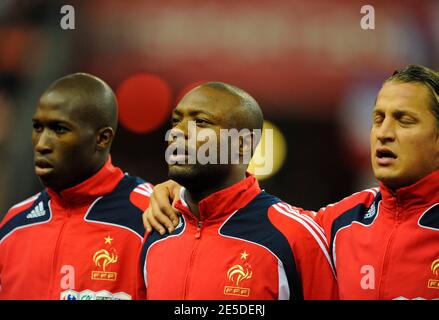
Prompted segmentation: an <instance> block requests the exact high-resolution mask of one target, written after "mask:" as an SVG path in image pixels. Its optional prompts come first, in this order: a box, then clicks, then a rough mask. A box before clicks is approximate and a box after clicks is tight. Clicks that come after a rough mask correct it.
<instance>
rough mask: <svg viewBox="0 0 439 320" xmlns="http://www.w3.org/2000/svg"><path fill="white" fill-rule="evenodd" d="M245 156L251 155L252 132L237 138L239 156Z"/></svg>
mask: <svg viewBox="0 0 439 320" xmlns="http://www.w3.org/2000/svg"><path fill="white" fill-rule="evenodd" d="M246 154H250V157H251V156H252V155H253V132H251V131H249V132H248V133H246V134H244V135H242V136H239V155H240V156H241V157H242V156H244V155H246Z"/></svg>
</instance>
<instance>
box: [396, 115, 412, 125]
mask: <svg viewBox="0 0 439 320" xmlns="http://www.w3.org/2000/svg"><path fill="white" fill-rule="evenodd" d="M399 122H401V123H402V124H404V125H410V124H415V123H416V120H415V119H413V118H412V117H407V116H403V117H401V118H400V119H399Z"/></svg>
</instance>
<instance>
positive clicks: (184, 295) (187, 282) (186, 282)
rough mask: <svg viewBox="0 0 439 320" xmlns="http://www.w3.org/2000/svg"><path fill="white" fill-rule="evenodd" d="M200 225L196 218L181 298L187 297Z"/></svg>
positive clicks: (199, 235)
mask: <svg viewBox="0 0 439 320" xmlns="http://www.w3.org/2000/svg"><path fill="white" fill-rule="evenodd" d="M202 226H203V224H202V222H201V221H200V220H198V221H197V231H196V232H195V235H194V237H195V241H194V246H193V248H192V253H191V257H190V259H189V269H188V272H187V275H186V280H185V283H184V291H183V299H187V292H188V287H189V283H190V279H191V274H192V270H193V267H192V265H193V263H194V260H195V256H196V254H195V253H196V251H197V248H198V245H199V243H200V241H197V240H200V238H201V228H202Z"/></svg>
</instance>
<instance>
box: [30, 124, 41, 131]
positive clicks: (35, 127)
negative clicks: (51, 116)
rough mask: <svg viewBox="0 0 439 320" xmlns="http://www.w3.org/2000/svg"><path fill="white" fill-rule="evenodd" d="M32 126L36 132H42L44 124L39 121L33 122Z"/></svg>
mask: <svg viewBox="0 0 439 320" xmlns="http://www.w3.org/2000/svg"><path fill="white" fill-rule="evenodd" d="M32 127H33V130H34V131H35V132H41V131H42V130H43V126H42V125H41V124H39V123H38V122H34V123H32Z"/></svg>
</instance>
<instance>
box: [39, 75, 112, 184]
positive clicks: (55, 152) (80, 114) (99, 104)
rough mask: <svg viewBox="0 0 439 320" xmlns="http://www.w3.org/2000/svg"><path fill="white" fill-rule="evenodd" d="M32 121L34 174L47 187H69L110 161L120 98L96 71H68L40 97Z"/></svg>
mask: <svg viewBox="0 0 439 320" xmlns="http://www.w3.org/2000/svg"><path fill="white" fill-rule="evenodd" d="M32 122H33V132H32V143H33V146H34V162H35V173H36V174H37V176H38V177H39V178H40V180H41V181H42V183H43V184H44V185H45V186H47V187H50V188H52V189H53V190H56V191H60V190H64V189H66V188H69V187H72V186H74V185H77V184H78V183H81V182H82V181H84V180H86V179H88V178H89V177H91V176H92V175H94V174H95V173H96V172H97V171H98V170H99V169H100V168H102V166H103V165H104V164H105V162H106V161H107V160H108V157H109V153H110V148H111V143H112V141H113V138H114V134H115V131H116V127H117V101H116V97H115V95H114V93H113V90H111V88H110V86H109V85H108V84H106V83H105V82H104V81H102V80H101V79H99V78H97V77H95V76H93V75H90V74H86V73H74V74H71V75H67V76H65V77H62V78H60V79H58V80H56V81H55V82H54V83H52V84H51V85H50V86H49V88H47V90H46V91H44V93H43V94H42V95H41V97H40V99H39V101H38V104H37V107H36V110H35V114H34V116H33V119H32Z"/></svg>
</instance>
